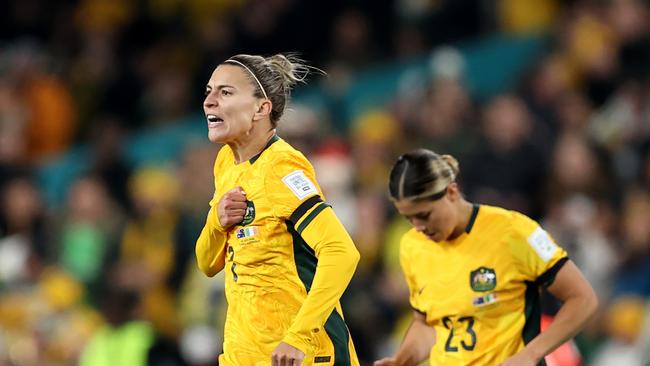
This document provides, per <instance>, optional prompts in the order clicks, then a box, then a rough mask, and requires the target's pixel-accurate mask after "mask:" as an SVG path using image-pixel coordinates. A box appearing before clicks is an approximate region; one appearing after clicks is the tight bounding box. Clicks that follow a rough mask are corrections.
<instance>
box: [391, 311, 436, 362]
mask: <svg viewBox="0 0 650 366" xmlns="http://www.w3.org/2000/svg"><path fill="white" fill-rule="evenodd" d="M435 343H436V336H435V330H434V329H433V328H432V327H430V326H428V325H426V324H425V323H424V322H422V321H421V320H418V319H414V320H413V322H412V323H411V326H410V327H409V329H408V331H407V332H406V335H405V336H404V341H402V344H401V345H400V347H399V350H398V351H397V353H396V354H395V364H396V365H399V366H416V365H419V364H420V363H422V362H423V361H425V360H426V359H428V358H429V354H430V352H431V348H432V347H433V345H434V344H435Z"/></svg>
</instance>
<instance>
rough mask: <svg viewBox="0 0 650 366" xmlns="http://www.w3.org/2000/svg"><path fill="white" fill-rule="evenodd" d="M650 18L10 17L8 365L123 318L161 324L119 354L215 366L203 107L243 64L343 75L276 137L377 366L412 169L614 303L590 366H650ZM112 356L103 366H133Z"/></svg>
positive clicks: (319, 10)
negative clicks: (347, 241)
mask: <svg viewBox="0 0 650 366" xmlns="http://www.w3.org/2000/svg"><path fill="white" fill-rule="evenodd" d="M649 8H650V4H649V2H648V1H644V0H572V1H568V0H567V1H560V0H557V1H554V0H526V1H521V0H494V1H489V0H454V1H452V0H375V1H371V0H367V1H363V0H356V1H342V0H332V1H298V0H251V1H241V0H240V1H238V0H187V1H183V0H139V1H129V0H60V1H45V0H20V1H17V0H10V1H8V2H2V3H1V4H0V365H2V366H8V365H12V366H13V365H16V366H20V365H43V366H49V365H52V366H54V365H72V364H76V363H77V362H78V361H77V360H78V358H79V355H80V353H81V352H82V350H83V348H84V346H85V345H86V344H87V341H88V340H89V339H91V337H93V336H94V335H95V334H97V333H96V332H97V330H98V329H102V328H101V327H103V326H104V325H105V322H106V321H107V320H109V319H110V320H111V321H115V322H127V323H128V322H130V320H128V319H129V318H128V316H127V314H133V316H135V318H136V319H144V320H146V321H147V322H148V324H150V326H146V325H145V326H144V329H146V331H145V332H143V333H141V334H140V333H138V334H139V335H138V334H136V335H130V336H132V337H135V338H137V339H135V338H128V337H126V338H120V335H115V334H114V335H112V336H113V337H114V342H116V343H115V344H118V345H119V344H123V345H126V344H134V343H133V342H134V339H135V341H138V340H139V341H141V342H143V344H152V346H151V347H149V348H150V356H151V357H150V360H151V362H152V363H153V364H158V365H162V364H170V365H181V364H186V365H209V364H213V363H214V359H215V357H216V355H217V354H218V353H219V351H220V344H221V339H220V332H221V329H222V323H223V314H224V305H225V304H224V299H223V281H222V280H221V279H220V278H219V277H217V278H215V279H207V278H204V277H203V276H202V275H201V274H200V273H199V271H198V270H197V268H196V265H195V261H194V257H193V246H194V240H195V239H196V237H197V235H198V233H199V231H200V228H201V226H202V225H203V221H204V217H205V213H206V211H207V207H208V206H207V204H208V201H209V199H210V197H211V195H212V191H213V181H212V163H213V159H214V156H215V152H216V150H217V147H216V146H213V145H210V144H209V143H208V141H207V137H206V122H205V119H204V117H203V116H202V109H201V104H202V100H203V91H204V86H205V82H206V81H207V79H208V78H209V75H210V73H211V71H212V69H213V67H214V66H215V65H216V64H218V63H219V62H220V61H222V60H224V59H225V58H226V57H228V56H229V55H232V54H235V53H240V52H244V53H254V54H272V53H276V52H287V51H298V52H300V53H301V54H302V56H303V57H304V58H305V59H307V60H308V61H309V62H310V63H311V64H312V65H314V66H317V67H319V68H321V69H324V70H325V71H327V73H328V76H327V77H326V78H316V79H312V80H310V82H309V84H308V85H307V86H304V87H301V88H299V89H298V90H296V92H295V98H294V102H293V103H292V105H291V111H289V112H287V113H286V116H285V117H284V118H283V120H282V121H281V122H280V128H279V134H280V136H282V137H283V138H285V139H287V140H288V141H289V142H290V143H292V144H294V146H296V147H298V148H299V149H301V150H302V151H303V152H304V153H305V154H306V155H307V156H308V157H309V158H310V160H311V161H312V162H313V164H314V166H315V168H316V171H317V174H318V178H319V180H320V182H321V184H322V186H323V187H324V189H325V192H326V196H327V199H328V201H329V202H331V203H332V205H333V207H334V209H335V211H336V212H337V214H338V215H339V216H340V217H341V219H342V220H343V221H344V222H345V224H346V226H347V227H348V229H349V231H350V232H351V234H352V236H353V238H354V240H355V243H356V244H357V246H358V248H359V250H360V252H361V254H362V259H361V262H360V265H359V268H358V270H357V273H356V275H355V277H354V279H353V281H352V283H351V284H350V287H349V288H348V290H347V292H346V294H345V296H344V299H343V303H344V308H345V310H346V319H347V322H348V324H349V326H350V331H351V332H352V334H353V337H354V339H355V343H356V346H357V349H358V353H359V355H360V357H361V359H362V362H363V364H370V362H371V361H372V360H374V359H376V358H378V357H380V356H384V355H386V354H389V353H391V352H392V351H393V350H394V349H395V347H396V346H397V345H398V344H399V341H400V337H401V334H403V331H404V326H405V325H406V324H407V322H408V316H409V307H408V303H407V289H406V287H405V284H404V283H403V280H402V275H401V273H400V269H399V264H398V261H397V246H398V240H399V236H400V234H401V233H402V232H404V230H406V229H407V228H408V224H407V223H406V222H405V221H404V220H402V219H400V218H399V217H397V216H396V215H395V211H394V210H393V209H392V208H391V206H390V204H389V202H388V201H387V194H386V183H387V174H388V169H389V167H390V164H391V163H392V162H393V161H394V159H395V158H396V156H397V155H398V154H399V153H401V152H404V151H406V150H408V149H412V148H415V147H428V148H431V149H434V150H435V151H439V152H446V153H451V154H454V155H455V156H456V157H458V158H459V160H460V163H461V176H460V181H461V184H462V187H463V189H464V192H465V193H466V195H467V196H468V198H469V199H470V200H472V201H476V202H481V203H489V204H497V205H502V206H504V207H507V208H511V209H516V210H520V211H522V212H524V213H527V214H529V215H531V216H532V217H534V218H536V219H537V220H539V221H540V222H541V223H542V224H543V225H544V226H545V227H546V228H547V229H548V230H549V231H550V232H551V233H552V234H553V235H554V236H555V237H556V239H557V240H558V241H559V242H560V243H561V244H562V245H563V246H564V247H565V248H567V250H568V251H569V253H570V255H571V257H572V259H573V260H574V261H575V262H576V263H577V264H578V265H579V266H580V267H581V268H582V270H583V271H584V273H585V275H586V276H587V277H588V279H589V280H590V281H591V283H592V284H593V286H594V288H595V289H596V291H597V293H598V295H599V298H600V301H601V305H602V306H601V309H600V311H599V313H598V315H597V317H596V318H595V319H594V320H593V321H592V322H591V323H590V324H589V325H588V327H587V329H585V331H584V332H582V333H581V334H580V336H579V337H578V338H577V339H576V344H577V347H578V349H579V350H580V352H581V353H582V356H583V358H584V359H585V364H587V365H599V366H600V365H630V366H634V365H648V364H650V358H649V355H648V353H649V352H650V351H648V349H650V316H649V315H650V313H649V311H648V299H649V297H650V214H649V212H650V78H649V77H648V76H649V75H648V70H650V67H649V66H648V65H650V24H649V22H650V11H649ZM134 294H135V295H137V298H139V299H140V300H141V301H140V302H139V303H138V306H136V305H135V302H134V299H135V297H134V296H133V295H134ZM544 305H545V309H546V312H547V313H548V314H552V313H553V311H554V309H556V304H555V303H554V301H553V300H552V299H549V298H546V299H545V302H544ZM137 324H141V323H137ZM138 337H139V338H138ZM120 342H123V343H120ZM136 343H137V342H136ZM116 349H118V350H116V351H115V352H114V353H112V354H111V357H112V359H113V363H111V364H118V363H119V361H116V360H125V359H126V358H121V357H129V356H125V355H124V353H128V351H127V350H128V348H122V347H121V346H118V347H117V348H116ZM135 359H137V357H136V358H134V359H133V361H121V362H123V363H125V364H129V365H131V364H132V365H139V364H141V363H139V362H137V361H135ZM156 362H157V363H156ZM164 362H168V363H164ZM100 364H102V363H98V361H95V363H94V365H100Z"/></svg>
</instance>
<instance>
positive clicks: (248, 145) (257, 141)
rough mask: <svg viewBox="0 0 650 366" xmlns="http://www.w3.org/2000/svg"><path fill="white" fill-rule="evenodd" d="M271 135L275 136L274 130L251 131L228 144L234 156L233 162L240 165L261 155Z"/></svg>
mask: <svg viewBox="0 0 650 366" xmlns="http://www.w3.org/2000/svg"><path fill="white" fill-rule="evenodd" d="M273 135H275V129H271V130H266V131H260V132H256V131H254V130H253V131H251V133H250V134H249V135H246V136H244V137H242V138H241V139H238V140H235V141H232V142H229V143H228V145H229V146H230V148H231V149H232V151H233V154H234V155H235V162H236V163H237V164H241V163H243V162H245V161H248V160H250V159H251V158H253V157H254V156H255V155H257V154H259V153H261V152H262V150H264V148H265V147H266V144H268V142H269V140H270V139H271V137H273Z"/></svg>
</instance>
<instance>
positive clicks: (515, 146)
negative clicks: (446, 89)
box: [460, 96, 546, 216]
mask: <svg viewBox="0 0 650 366" xmlns="http://www.w3.org/2000/svg"><path fill="white" fill-rule="evenodd" d="M482 127H483V129H482V141H481V143H480V145H479V146H478V147H477V149H476V150H474V151H472V153H471V154H470V155H469V157H467V159H466V164H467V165H466V168H465V169H463V171H464V172H465V173H464V174H463V176H462V177H461V178H460V179H461V182H462V183H463V184H464V185H465V186H466V187H467V188H466V192H467V195H468V197H470V199H471V200H473V201H476V202H481V203H485V204H491V205H500V206H504V207H507V208H509V209H513V210H517V211H520V212H523V213H526V214H529V215H532V216H539V213H540V202H539V197H540V193H541V189H542V187H543V183H544V182H543V177H544V175H545V173H546V161H545V159H544V157H543V155H542V150H541V149H540V147H538V146H536V145H535V143H534V142H535V141H536V139H535V138H534V135H533V132H534V125H533V121H531V117H530V114H529V113H528V109H527V108H526V106H525V105H524V104H523V102H522V101H521V100H520V99H519V98H517V97H515V96H500V97H497V98H495V99H494V100H492V101H491V102H490V103H489V104H488V105H487V106H486V107H485V109H484V111H483V125H482ZM461 164H462V163H461Z"/></svg>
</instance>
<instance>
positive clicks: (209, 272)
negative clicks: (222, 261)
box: [197, 260, 219, 277]
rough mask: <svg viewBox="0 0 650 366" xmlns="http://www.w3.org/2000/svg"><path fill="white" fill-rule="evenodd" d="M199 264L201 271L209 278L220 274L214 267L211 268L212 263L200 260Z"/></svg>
mask: <svg viewBox="0 0 650 366" xmlns="http://www.w3.org/2000/svg"><path fill="white" fill-rule="evenodd" d="M197 264H198V265H199V270H200V271H201V272H203V274H205V275H206V276H208V277H213V276H214V275H216V274H217V273H219V271H218V270H217V269H216V268H214V266H211V265H210V263H206V262H205V261H201V260H198V261H197Z"/></svg>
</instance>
